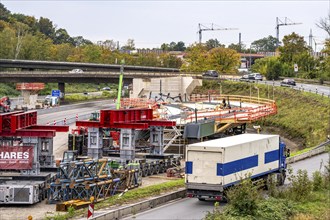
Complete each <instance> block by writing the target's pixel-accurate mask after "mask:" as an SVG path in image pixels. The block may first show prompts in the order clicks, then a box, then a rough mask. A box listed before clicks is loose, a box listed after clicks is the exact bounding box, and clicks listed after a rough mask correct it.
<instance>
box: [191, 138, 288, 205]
mask: <svg viewBox="0 0 330 220" xmlns="http://www.w3.org/2000/svg"><path fill="white" fill-rule="evenodd" d="M285 147H286V146H285V144H284V143H283V142H281V141H280V138H279V136H278V135H263V134H242V135H236V136H231V137H226V138H220V139H215V140H210V141H205V142H200V143H195V144H190V145H188V146H187V148H186V168H185V169H186V170H185V173H186V175H185V176H186V179H185V181H186V188H187V196H188V197H196V198H198V199H199V200H205V199H209V198H210V199H216V200H222V199H223V198H224V197H225V190H226V189H227V188H228V187H231V186H234V185H236V184H238V183H239V182H240V181H241V180H242V179H244V178H247V177H250V178H251V179H252V180H253V181H257V180H265V181H267V180H270V177H272V179H273V180H276V181H277V182H278V184H279V185H282V184H284V180H285V173H286V162H285Z"/></svg>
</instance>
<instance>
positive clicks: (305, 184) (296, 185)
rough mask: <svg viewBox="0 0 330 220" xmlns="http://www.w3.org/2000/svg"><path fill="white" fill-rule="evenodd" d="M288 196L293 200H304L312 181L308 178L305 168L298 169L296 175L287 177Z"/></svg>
mask: <svg viewBox="0 0 330 220" xmlns="http://www.w3.org/2000/svg"><path fill="white" fill-rule="evenodd" d="M289 180H290V181H291V186H290V187H289V196H290V197H289V198H291V199H293V200H295V201H304V200H305V199H306V198H308V197H309V195H310V194H311V192H312V189H313V183H312V181H310V180H309V178H308V174H307V171H306V170H300V169H299V170H298V172H297V175H292V176H290V177H289Z"/></svg>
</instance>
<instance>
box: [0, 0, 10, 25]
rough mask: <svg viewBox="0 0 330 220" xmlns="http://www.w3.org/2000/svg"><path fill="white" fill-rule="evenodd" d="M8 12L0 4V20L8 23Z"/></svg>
mask: <svg viewBox="0 0 330 220" xmlns="http://www.w3.org/2000/svg"><path fill="white" fill-rule="evenodd" d="M9 17H10V11H9V10H7V8H6V7H5V6H4V5H3V4H2V3H1V2H0V20H3V21H9Z"/></svg>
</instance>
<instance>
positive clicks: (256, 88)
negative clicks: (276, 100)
mask: <svg viewBox="0 0 330 220" xmlns="http://www.w3.org/2000/svg"><path fill="white" fill-rule="evenodd" d="M254 88H255V89H256V90H258V103H259V88H258V87H256V86H255V87H254Z"/></svg>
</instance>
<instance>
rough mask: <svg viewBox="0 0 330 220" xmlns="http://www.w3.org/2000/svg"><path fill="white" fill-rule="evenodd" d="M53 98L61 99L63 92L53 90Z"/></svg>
mask: <svg viewBox="0 0 330 220" xmlns="http://www.w3.org/2000/svg"><path fill="white" fill-rule="evenodd" d="M52 96H57V97H60V96H61V91H60V90H52Z"/></svg>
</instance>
